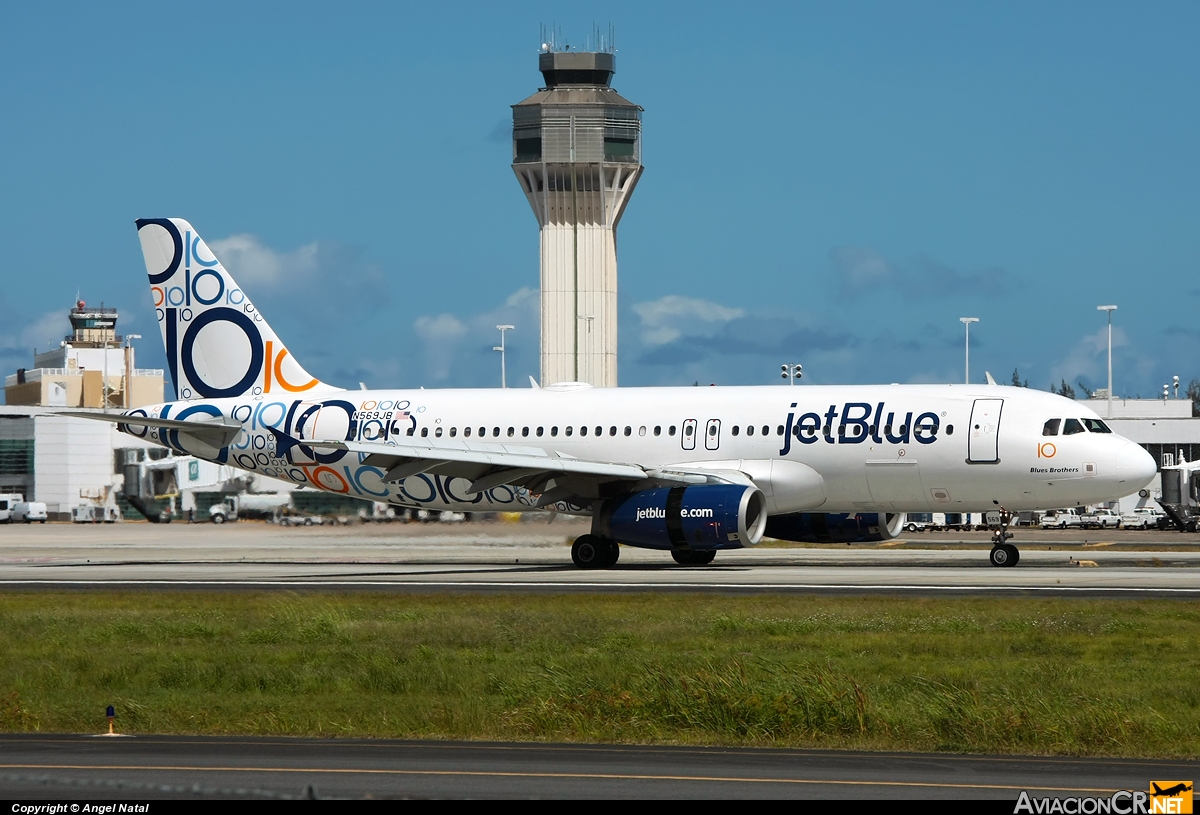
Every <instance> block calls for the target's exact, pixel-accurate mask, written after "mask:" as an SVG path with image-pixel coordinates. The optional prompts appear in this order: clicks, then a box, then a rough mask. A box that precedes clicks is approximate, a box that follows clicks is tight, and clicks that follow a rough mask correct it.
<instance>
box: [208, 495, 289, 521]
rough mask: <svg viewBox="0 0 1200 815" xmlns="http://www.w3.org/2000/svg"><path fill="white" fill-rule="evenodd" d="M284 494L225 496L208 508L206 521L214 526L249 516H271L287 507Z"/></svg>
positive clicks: (286, 499)
mask: <svg viewBox="0 0 1200 815" xmlns="http://www.w3.org/2000/svg"><path fill="white" fill-rule="evenodd" d="M289 500H290V496H289V495H288V493H286V492H264V493H247V494H245V495H229V496H226V498H225V500H223V501H222V502H221V503H219V504H213V505H212V506H211V507H209V508H208V519H209V520H210V521H212V522H213V523H215V524H223V523H225V522H226V521H236V520H238V519H239V518H245V517H248V516H250V515H262V516H267V515H273V514H274V513H275V512H277V511H278V510H281V509H283V508H284V507H286V506H287V505H288V501H289Z"/></svg>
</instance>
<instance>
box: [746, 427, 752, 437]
mask: <svg viewBox="0 0 1200 815" xmlns="http://www.w3.org/2000/svg"><path fill="white" fill-rule="evenodd" d="M746 435H747V436H753V435H754V425H752V424H748V425H746Z"/></svg>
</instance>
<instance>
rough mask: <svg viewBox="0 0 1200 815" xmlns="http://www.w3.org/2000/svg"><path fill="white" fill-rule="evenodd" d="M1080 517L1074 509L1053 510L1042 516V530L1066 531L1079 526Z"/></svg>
mask: <svg viewBox="0 0 1200 815" xmlns="http://www.w3.org/2000/svg"><path fill="white" fill-rule="evenodd" d="M1079 523H1080V516H1079V513H1078V512H1077V511H1075V510H1074V509H1052V510H1049V511H1048V512H1046V513H1044V514H1043V515H1042V524H1041V526H1042V529H1066V528H1067V527H1069V526H1079Z"/></svg>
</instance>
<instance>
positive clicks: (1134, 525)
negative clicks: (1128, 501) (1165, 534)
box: [1121, 507, 1170, 529]
mask: <svg viewBox="0 0 1200 815" xmlns="http://www.w3.org/2000/svg"><path fill="white" fill-rule="evenodd" d="M1168 524H1170V520H1169V519H1168V518H1167V514H1166V513H1165V512H1163V511H1162V510H1159V509H1156V508H1154V507H1138V508H1137V509H1135V510H1133V511H1132V512H1126V513H1125V514H1124V515H1122V516H1121V526H1123V527H1125V528H1126V529H1165V528H1166V527H1167V525H1168Z"/></svg>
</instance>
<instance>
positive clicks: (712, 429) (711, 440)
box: [704, 419, 721, 450]
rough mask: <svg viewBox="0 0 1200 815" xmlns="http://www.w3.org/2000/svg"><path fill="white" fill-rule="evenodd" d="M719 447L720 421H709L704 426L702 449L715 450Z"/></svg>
mask: <svg viewBox="0 0 1200 815" xmlns="http://www.w3.org/2000/svg"><path fill="white" fill-rule="evenodd" d="M720 446H721V420H720V419H709V420H708V423H707V424H706V425H705V426H704V449H705V450H716V449H717V448H718V447H720Z"/></svg>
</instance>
